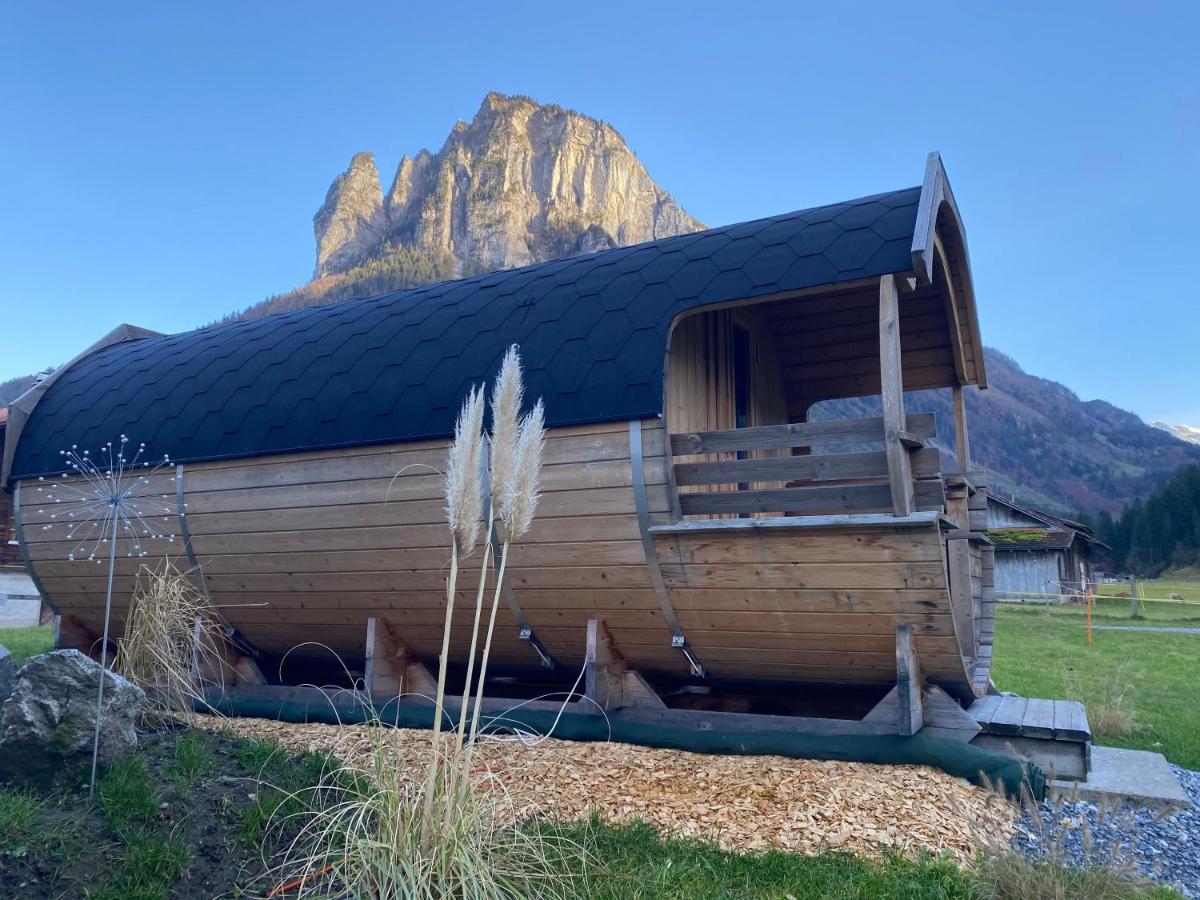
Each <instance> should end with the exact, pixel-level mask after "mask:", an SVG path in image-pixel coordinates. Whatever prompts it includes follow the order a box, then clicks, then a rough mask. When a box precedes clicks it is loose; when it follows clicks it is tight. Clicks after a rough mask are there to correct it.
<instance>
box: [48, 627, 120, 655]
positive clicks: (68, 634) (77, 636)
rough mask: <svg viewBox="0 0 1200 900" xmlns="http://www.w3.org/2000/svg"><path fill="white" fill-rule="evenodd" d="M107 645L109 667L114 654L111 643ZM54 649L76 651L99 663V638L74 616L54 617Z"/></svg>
mask: <svg viewBox="0 0 1200 900" xmlns="http://www.w3.org/2000/svg"><path fill="white" fill-rule="evenodd" d="M109 644H110V647H109V650H110V652H109V654H108V664H109V665H110V666H111V665H112V661H113V658H114V657H115V655H116V653H115V648H114V647H112V646H111V644H112V641H109ZM54 649H55V650H78V651H80V652H81V653H86V654H87V655H88V656H90V657H91V658H92V659H94V660H96V662H99V661H100V637H99V636H98V635H96V634H94V633H93V632H92V630H91V629H90V628H88V627H87V626H86V625H84V624H83V622H81V621H80V620H79V619H78V618H77V617H75V616H55V617H54Z"/></svg>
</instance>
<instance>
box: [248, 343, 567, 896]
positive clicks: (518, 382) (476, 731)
mask: <svg viewBox="0 0 1200 900" xmlns="http://www.w3.org/2000/svg"><path fill="white" fill-rule="evenodd" d="M523 393H524V390H523V385H522V375H521V363H520V357H519V355H518V353H517V348H516V347H515V346H514V347H512V348H510V349H509V351H508V352H507V353H506V355H505V357H504V361H503V364H502V366H501V370H500V374H499V377H498V378H497V380H496V383H495V387H494V390H493V392H492V396H491V404H490V405H491V412H492V423H491V424H492V430H491V434H490V439H489V436H488V435H486V434H485V432H484V427H483V417H484V394H485V392H484V390H483V389H482V388H480V389H474V388H472V390H471V391H470V393H469V394H468V395H467V397H466V400H465V402H464V403H463V407H462V410H461V412H460V413H459V416H458V420H457V423H456V425H455V430H454V442H453V444H452V445H451V447H450V451H449V456H448V458H447V465H446V472H445V494H446V519H447V525H448V527H449V530H450V535H451V545H450V564H449V570H448V573H447V580H446V615H445V620H444V626H443V631H442V649H441V656H440V658H439V667H438V679H437V690H436V695H435V698H434V701H435V716H434V724H433V732H432V741H431V746H430V751H429V756H428V762H427V765H426V767H425V769H424V771H421V772H414V771H411V770H410V769H406V768H405V766H404V765H403V764H402V762H401V760H400V757H399V754H398V752H397V747H398V745H397V743H396V742H397V741H398V740H400V739H401V738H400V737H399V736H398V732H395V731H393V730H391V729H387V728H378V729H373V730H372V746H371V753H370V755H369V759H370V762H369V764H368V765H366V766H364V767H363V768H362V769H357V770H341V771H340V772H339V773H336V774H334V775H331V776H330V777H327V778H325V779H323V780H322V784H321V785H320V786H319V787H318V788H317V789H315V790H316V794H317V795H319V796H315V797H314V800H315V801H317V802H313V803H310V804H307V805H306V809H305V811H304V812H303V813H301V814H299V815H300V822H299V827H298V828H296V825H297V823H296V822H292V823H291V827H292V829H293V830H294V831H298V836H297V837H296V838H295V839H294V840H293V841H292V842H291V844H290V846H289V848H288V849H287V851H285V853H284V854H283V860H282V862H281V863H280V864H278V865H276V866H275V867H273V869H272V877H274V878H276V879H277V881H278V886H277V890H279V889H281V888H283V887H285V886H286V889H287V894H288V895H289V896H313V897H315V896H320V897H346V898H349V897H353V898H378V900H382V898H388V900H391V898H413V900H434V898H437V900H443V898H464V900H476V898H478V900H510V898H524V897H529V896H538V897H552V898H553V897H561V896H567V895H568V894H569V893H570V891H569V890H568V888H569V887H570V881H571V879H572V878H573V875H572V871H571V866H572V863H571V862H568V861H571V860H573V861H575V863H574V865H578V864H579V862H580V861H582V860H583V858H584V853H583V850H582V848H580V847H578V846H577V845H575V844H574V843H573V842H571V841H570V840H569V839H567V838H565V837H563V836H561V835H554V834H552V833H551V832H550V831H548V830H547V829H539V828H523V827H520V824H519V823H514V819H515V816H513V815H512V814H511V813H512V810H511V809H508V807H507V806H505V804H506V802H507V800H506V794H505V791H504V786H503V783H502V781H501V780H499V779H497V778H494V777H493V776H492V775H491V774H490V773H488V772H487V771H479V770H477V769H475V768H474V767H473V766H472V748H473V747H474V745H475V744H476V743H477V742H478V740H480V738H481V737H482V731H483V726H482V725H481V717H480V709H481V707H482V703H483V699H484V684H485V680H486V677H487V666H488V658H489V656H490V654H491V649H492V637H493V633H494V629H495V623H496V610H497V607H498V605H499V601H500V595H501V589H502V585H503V579H504V572H505V566H506V563H507V560H508V553H509V548H510V547H511V546H512V544H513V542H515V541H516V540H518V539H520V538H521V537H522V536H523V535H524V534H525V533H526V532H528V530H529V527H530V525H531V523H532V521H533V516H534V513H535V511H536V509H537V502H538V485H539V481H540V471H541V465H542V451H543V446H544V443H545V435H544V413H543V409H542V404H541V401H538V402H537V403H536V404H534V406H533V408H532V409H531V410H530V411H528V412H527V413H524V414H522V413H521V405H522V397H523ZM493 535H496V539H495V540H494V538H493ZM481 538H482V544H483V546H482V547H479V544H480V543H481ZM493 543H500V550H499V564H498V567H495V563H496V561H495V560H494V559H492V556H493V554H492V547H493ZM475 552H479V553H480V554H481V557H482V562H481V565H480V572H479V581H478V584H476V585H475V591H474V595H475V609H474V618H473V628H472V634H471V642H470V657H469V659H468V661H467V670H468V671H467V679H466V684H465V686H464V688H463V695H462V698H461V703H460V705H459V708H458V718H457V721H456V722H455V724H454V726H453V730H452V731H450V732H448V733H445V734H444V733H443V727H444V726H443V722H444V721H455V720H454V719H453V718H452V717H451V715H450V714H449V713H448V711H447V709H446V669H447V662H448V658H449V650H450V634H451V629H452V626H453V622H454V616H455V613H456V609H455V606H456V600H457V594H458V578H459V574H460V573H459V567H460V564H461V563H462V561H463V560H465V559H467V558H468V557H470V556H471V555H472V554H474V553H475ZM489 561H490V563H491V565H489ZM489 578H494V581H493V582H492V584H491V593H490V606H489V607H488V608H487V613H488V614H487V616H486V618H485V616H484V610H485V600H487V599H488V597H489V594H488V586H489ZM480 648H482V649H480ZM473 685H474V686H475V690H474V692H473V693H472V687H473ZM472 700H473V703H472ZM472 707H473V709H472ZM468 722H469V725H468ZM376 724H379V722H378V719H377V718H376ZM505 811H507V813H508V814H502V813H504V812H505Z"/></svg>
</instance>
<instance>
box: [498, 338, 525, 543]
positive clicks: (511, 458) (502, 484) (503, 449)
mask: <svg viewBox="0 0 1200 900" xmlns="http://www.w3.org/2000/svg"><path fill="white" fill-rule="evenodd" d="M521 382H522V378H521V357H520V355H519V354H518V353H517V345H516V344H513V345H512V346H511V347H509V348H508V352H507V353H505V354H504V362H502V363H501V364H500V375H499V377H497V378H496V386H495V388H494V389H493V390H492V441H491V463H492V469H491V478H492V506H493V508H494V509H495V511H496V513H497V514H498V515H499V517H500V520H501V521H505V520H506V519H507V517H508V516H509V515H510V514H511V513H510V507H511V506H512V502H513V490H514V481H515V479H516V464H517V453H518V443H519V440H520V428H521V425H520V418H521V399H522V397H523V395H524V393H525V389H524V386H523V385H522V383H521Z"/></svg>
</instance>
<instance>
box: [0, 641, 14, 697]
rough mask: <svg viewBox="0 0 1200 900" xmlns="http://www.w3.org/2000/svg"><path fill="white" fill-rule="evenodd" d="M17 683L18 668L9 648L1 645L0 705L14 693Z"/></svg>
mask: <svg viewBox="0 0 1200 900" xmlns="http://www.w3.org/2000/svg"><path fill="white" fill-rule="evenodd" d="M16 683H17V666H16V663H14V662H13V658H12V654H11V653H9V652H8V648H7V647H5V646H4V645H3V644H0V703H3V702H4V701H5V699H6V698H7V697H8V695H9V694H11V693H12V689H13V685H14V684H16Z"/></svg>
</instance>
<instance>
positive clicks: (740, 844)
mask: <svg viewBox="0 0 1200 900" xmlns="http://www.w3.org/2000/svg"><path fill="white" fill-rule="evenodd" d="M201 724H202V725H203V727H207V728H212V729H217V730H224V731H228V732H231V733H233V734H236V735H240V736H243V737H253V738H265V739H269V740H273V741H276V742H278V743H279V744H280V745H282V746H283V747H284V748H286V749H287V750H289V751H292V752H303V751H314V752H318V753H324V754H328V755H330V756H333V757H334V758H336V759H337V760H339V761H340V762H341V763H342V764H343V765H346V766H352V767H355V768H361V769H364V770H368V771H369V770H371V768H372V762H371V760H372V758H373V756H372V753H373V750H374V748H375V746H376V743H377V742H378V741H379V740H380V738H381V735H384V737H383V739H384V740H386V741H387V748H388V752H389V753H394V754H395V757H394V758H395V759H396V761H397V764H398V765H401V766H403V767H405V768H406V769H408V770H410V771H412V772H413V773H414V775H415V776H416V777H417V778H420V777H421V773H422V772H423V771H424V769H423V765H424V764H423V762H422V760H423V759H426V758H427V754H428V752H429V746H430V743H429V733H428V732H426V731H420V730H411V729H391V728H388V729H376V728H371V727H368V726H362V725H345V726H339V725H320V724H305V725H297V724H289V723H285V722H276V721H272V720H266V719H209V720H207V721H205V720H204V719H203V718H202V719H201ZM475 765H476V767H477V768H478V769H479V770H484V771H485V772H490V774H491V778H490V779H488V778H487V776H486V775H485V776H484V780H485V782H486V783H488V784H490V785H491V788H492V789H493V790H495V791H496V792H497V793H498V794H501V795H503V802H501V803H498V804H497V809H501V810H503V812H502V813H501V815H503V816H505V817H507V818H512V819H513V820H517V821H524V820H526V819H528V818H531V817H534V816H537V817H541V818H549V819H555V820H561V821H571V820H576V819H580V818H584V817H587V816H588V815H589V814H590V813H591V812H593V811H595V812H597V813H598V814H599V815H600V817H601V818H602V819H603V820H604V821H606V822H610V823H614V824H618V823H624V822H630V821H633V820H638V819H640V820H642V821H645V822H648V823H649V824H651V825H653V826H655V827H656V828H657V829H658V830H659V831H661V832H663V833H668V834H672V835H678V836H688V837H699V838H705V839H708V840H713V841H715V842H717V843H718V844H719V845H720V846H722V847H724V848H725V849H730V850H760V849H766V848H771V847H774V848H779V849H782V850H790V851H794V852H800V853H807V854H815V853H820V852H822V851H826V850H845V851H850V852H854V853H859V854H866V855H869V856H876V857H878V856H880V855H882V854H884V853H886V852H889V851H890V852H895V851H899V852H903V853H912V852H915V851H918V850H921V849H926V850H929V851H930V852H933V853H942V852H947V851H948V852H949V853H951V854H953V855H954V857H955V858H956V859H958V860H959V861H961V862H969V861H970V860H971V859H972V858H973V857H974V856H975V855H976V854H977V853H978V852H979V851H980V849H981V848H983V847H984V846H1007V844H1008V842H1009V838H1010V836H1011V835H1012V833H1013V829H1014V819H1015V815H1016V809H1015V807H1014V806H1013V805H1012V804H1010V803H1007V802H1005V801H1004V800H1002V799H1001V798H999V797H998V796H997V795H995V794H993V793H991V792H989V791H986V790H983V789H982V788H977V787H974V786H973V785H970V784H968V783H967V782H965V781H962V780H960V779H958V778H954V777H953V776H950V775H947V774H945V773H944V772H941V771H939V770H937V769H931V768H927V767H925V766H877V765H868V764H865V763H845V762H820V761H814V760H803V759H789V758H787V757H781V756H752V757H744V756H710V755H705V754H700V753H687V752H683V751H677V750H659V749H653V748H649V747H637V746H632V745H629V744H617V743H582V742H574V741H560V740H553V739H549V738H538V739H537V741H536V743H534V744H532V745H527V744H524V743H521V742H518V741H514V740H494V739H486V740H485V741H484V742H483V743H482V744H481V746H480V749H479V751H477V755H476V761H475Z"/></svg>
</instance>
